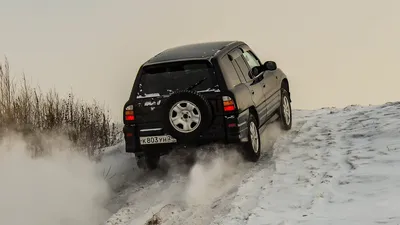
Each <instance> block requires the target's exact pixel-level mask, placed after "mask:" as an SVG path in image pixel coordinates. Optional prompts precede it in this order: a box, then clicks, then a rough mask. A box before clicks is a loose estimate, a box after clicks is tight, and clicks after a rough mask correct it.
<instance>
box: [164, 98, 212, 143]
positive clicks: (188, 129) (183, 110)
mask: <svg viewBox="0 0 400 225" xmlns="http://www.w3.org/2000/svg"><path fill="white" fill-rule="evenodd" d="M163 110H164V112H163V115H164V118H163V120H164V129H165V131H166V132H167V133H168V134H170V135H171V136H173V137H174V138H176V139H177V140H178V142H181V143H182V142H189V141H192V140H193V139H195V138H197V137H198V136H199V135H200V134H201V133H202V132H203V131H204V130H206V129H207V128H208V127H209V126H210V124H211V120H212V108H211V106H210V104H209V103H208V101H207V99H206V98H205V97H204V96H203V95H200V94H198V93H197V92H195V91H189V90H183V91H178V92H175V93H173V94H172V95H171V96H169V98H168V99H167V100H166V102H165V103H164V109H163Z"/></svg>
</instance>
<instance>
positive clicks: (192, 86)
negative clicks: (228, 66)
mask: <svg viewBox="0 0 400 225" xmlns="http://www.w3.org/2000/svg"><path fill="white" fill-rule="evenodd" d="M207 78H208V77H204V78H203V79H201V80H199V81H197V82H196V83H195V84H193V85H191V86H189V87H188V88H187V89H186V90H192V89H193V88H195V87H197V86H199V85H200V84H201V83H203V82H204V81H205V80H207Z"/></svg>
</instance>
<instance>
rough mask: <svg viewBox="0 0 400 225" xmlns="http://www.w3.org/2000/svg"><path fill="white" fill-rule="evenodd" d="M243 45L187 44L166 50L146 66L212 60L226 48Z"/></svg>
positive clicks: (225, 42) (221, 43) (218, 43)
mask: <svg viewBox="0 0 400 225" xmlns="http://www.w3.org/2000/svg"><path fill="white" fill-rule="evenodd" d="M235 43H241V42H240V41H212V42H200V43H194V44H187V45H181V46H176V47H173V48H169V49H166V50H164V51H162V52H160V53H158V54H157V55H155V56H154V57H152V58H151V59H149V60H148V61H147V62H146V63H145V64H156V63H161V62H170V61H179V60H185V59H210V58H212V57H214V56H215V55H216V53H218V51H220V50H221V49H223V48H224V47H226V46H228V45H231V44H235Z"/></svg>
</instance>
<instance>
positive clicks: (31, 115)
mask: <svg viewBox="0 0 400 225" xmlns="http://www.w3.org/2000/svg"><path fill="white" fill-rule="evenodd" d="M10 130H11V131H17V132H19V133H22V134H23V135H25V136H30V137H32V135H33V136H36V137H38V134H40V135H42V134H51V135H55V134H56V135H65V136H67V137H68V139H69V140H70V141H72V142H73V143H74V144H75V145H76V146H77V147H81V148H84V149H86V150H87V151H88V155H89V156H94V155H95V154H96V152H95V151H96V150H98V149H100V148H104V147H107V146H111V145H114V144H116V143H117V142H118V141H119V138H118V137H119V132H120V131H119V128H117V126H116V124H114V123H113V122H112V121H111V119H110V116H109V114H108V111H106V110H104V108H103V107H100V106H99V105H98V104H97V103H96V102H94V103H92V104H88V103H84V102H80V101H78V100H77V99H76V98H75V96H74V95H73V94H72V93H71V94H69V95H68V96H67V97H66V98H62V97H60V96H59V95H58V94H57V92H56V91H55V90H51V91H49V92H47V93H45V94H43V93H42V92H41V91H40V89H39V88H32V87H31V86H30V85H29V84H28V83H27V81H26V79H25V76H23V79H22V81H21V82H16V81H15V79H13V78H12V77H11V76H10V66H9V63H8V61H7V58H6V59H5V62H4V63H0V137H1V132H9V131H10ZM36 147H38V146H37V145H36ZM40 150H41V148H40V145H39V148H36V150H35V151H37V152H38V153H39V152H40Z"/></svg>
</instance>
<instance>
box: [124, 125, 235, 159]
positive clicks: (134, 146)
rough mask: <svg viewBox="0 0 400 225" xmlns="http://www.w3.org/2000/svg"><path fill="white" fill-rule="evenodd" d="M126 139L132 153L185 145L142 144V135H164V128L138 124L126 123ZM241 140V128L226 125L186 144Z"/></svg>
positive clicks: (197, 144) (127, 146)
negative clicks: (145, 126) (146, 127)
mask: <svg viewBox="0 0 400 225" xmlns="http://www.w3.org/2000/svg"><path fill="white" fill-rule="evenodd" d="M123 132H124V139H125V151H126V152H130V153H137V152H143V151H146V149H151V150H152V151H153V150H154V149H159V150H160V151H167V150H168V149H170V148H173V147H179V146H183V144H182V143H179V141H178V142H177V143H168V144H152V145H141V143H140V137H146V136H157V135H164V134H165V133H164V132H163V130H162V129H139V128H138V127H137V126H135V125H132V126H129V125H125V126H124V128H123ZM240 141H241V139H240V135H239V128H238V127H237V126H236V127H228V128H225V127H224V126H220V127H214V128H213V129H210V130H208V131H207V132H206V133H204V134H202V135H200V136H199V137H198V138H196V139H195V140H194V141H193V142H191V143H190V144H187V143H185V145H184V146H188V147H189V146H199V145H203V144H210V143H218V142H219V143H221V142H222V143H226V144H227V143H239V142H240Z"/></svg>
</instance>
